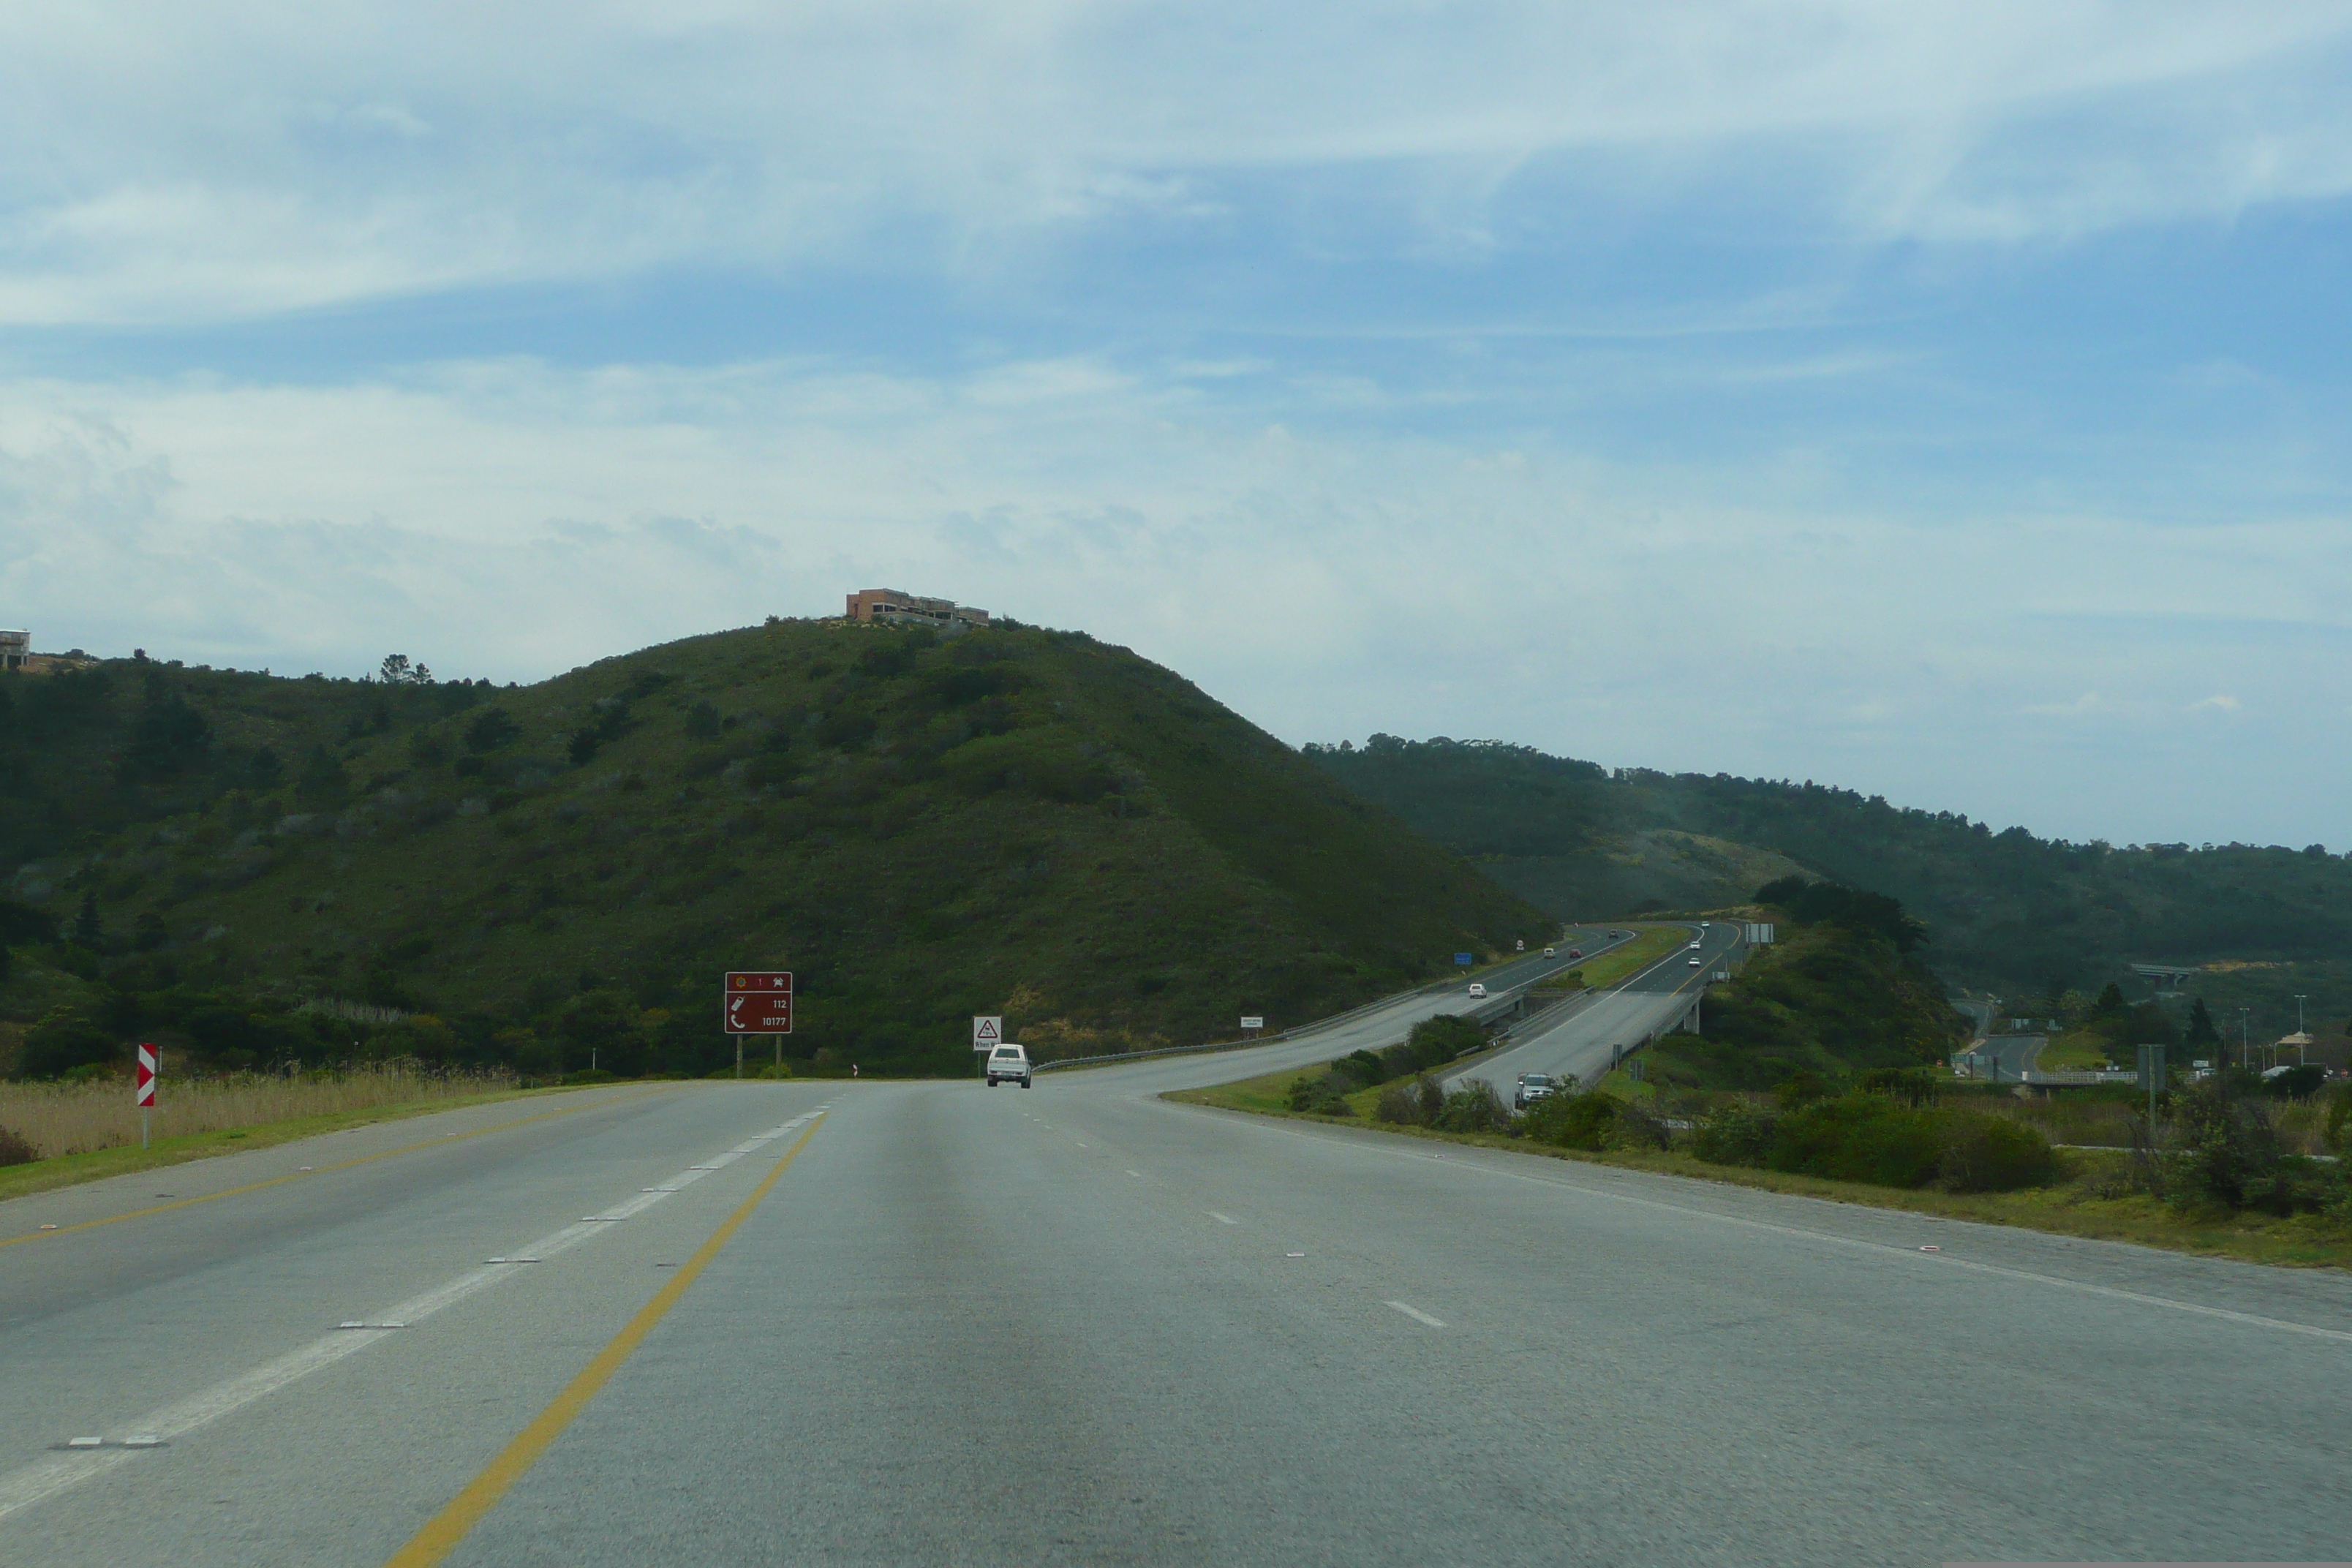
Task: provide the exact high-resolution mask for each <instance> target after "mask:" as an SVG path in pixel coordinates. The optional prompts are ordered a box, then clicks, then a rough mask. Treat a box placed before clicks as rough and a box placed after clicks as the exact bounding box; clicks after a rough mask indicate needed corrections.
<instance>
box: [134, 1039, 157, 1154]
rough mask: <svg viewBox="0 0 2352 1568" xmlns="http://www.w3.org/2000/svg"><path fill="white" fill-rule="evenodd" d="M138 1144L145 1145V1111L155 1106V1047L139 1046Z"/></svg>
mask: <svg viewBox="0 0 2352 1568" xmlns="http://www.w3.org/2000/svg"><path fill="white" fill-rule="evenodd" d="M138 1103H139V1146H140V1147H141V1148H142V1149H144V1148H145V1147H147V1113H148V1112H149V1111H150V1110H153V1109H154V1106H155V1047H152V1046H141V1047H139V1102H138Z"/></svg>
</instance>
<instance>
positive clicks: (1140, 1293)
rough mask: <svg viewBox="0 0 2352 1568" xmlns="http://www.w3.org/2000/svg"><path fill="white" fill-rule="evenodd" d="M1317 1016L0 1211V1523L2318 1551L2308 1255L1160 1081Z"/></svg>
mask: <svg viewBox="0 0 2352 1568" xmlns="http://www.w3.org/2000/svg"><path fill="white" fill-rule="evenodd" d="M1395 1005H1398V1006H1402V1005H1405V1004H1395ZM1358 1023H1359V1024H1360V1023H1361V1020H1359V1021H1358ZM1332 1033H1339V1034H1344V1026H1343V1029H1342V1030H1339V1031H1333V1032H1332ZM1329 1045H1330V1037H1329V1035H1327V1036H1326V1037H1324V1038H1323V1039H1321V1040H1320V1041H1319V1042H1318V1041H1316V1040H1307V1041H1286V1042H1282V1043H1280V1044H1276V1045H1273V1046H1268V1047H1259V1048H1257V1049H1254V1050H1251V1051H1247V1052H1238V1053H1229V1054H1223V1055H1218V1056H1213V1057H1181V1058H1161V1059H1159V1060H1154V1061H1148V1062H1142V1063H1137V1064H1133V1065H1129V1066H1123V1067H1118V1068H1103V1069H1097V1070H1091V1071H1076V1072H1067V1073H1058V1074H1047V1075H1045V1076H1043V1077H1041V1078H1040V1079H1038V1081H1037V1087H1036V1088H1035V1089H1031V1090H1025V1091H1024V1090H1022V1089H1013V1088H1011V1087H1005V1088H1001V1089H985V1088H983V1087H982V1086H981V1085H980V1084H978V1083H976V1082H970V1081H966V1082H957V1083H939V1082H929V1083H889V1082H879V1081H874V1080H870V1079H869V1080H866V1081H863V1082H858V1083H855V1084H849V1083H842V1082H809V1083H799V1082H793V1083H768V1082H751V1083H743V1084H734V1083H695V1084H682V1085H675V1086H659V1087H645V1088H639V1087H623V1088H614V1089H598V1090H593V1091H585V1092H583V1093H579V1094H574V1095H565V1096H559V1097H551V1098H545V1099H533V1100H522V1101H517V1102H511V1103H509V1104H505V1105H500V1106H493V1107H486V1108H478V1109H476V1110H468V1111H465V1112H458V1113H452V1114H449V1115H446V1116H436V1117H429V1118H420V1119H416V1120H412V1121H404V1122H399V1123H394V1124H388V1125H385V1126H380V1127H377V1128H373V1129H368V1130H365V1131H361V1132H355V1133H346V1134H339V1135H337V1136H336V1137H333V1138H329V1139H320V1140H315V1141H313V1142H310V1143H307V1144H298V1145H289V1146H284V1147H281V1148H278V1149H273V1150H265V1151H259V1152H255V1153H253V1154H249V1155H243V1156H237V1157H235V1158H231V1159H226V1160H221V1161H216V1162H211V1163H206V1164H204V1165H192V1166H184V1167H181V1168H178V1169H176V1170H173V1171H172V1172H170V1173H166V1174H164V1175H162V1176H158V1175H156V1174H152V1173H150V1174H146V1175H142V1176H139V1177H136V1178H125V1179H119V1180H116V1181H112V1182H109V1183H103V1184H93V1185H91V1186H87V1187H82V1188H77V1189H72V1190H69V1191H68V1192H65V1193H60V1194H50V1195H47V1196H42V1197H35V1198H28V1199H19V1200H16V1201H13V1202H11V1203H8V1204H6V1205H0V1563H8V1564H11V1565H15V1564H52V1563H54V1564H84V1563H89V1564H98V1563H109V1564H119V1563H150V1562H152V1563H174V1564H224V1565H225V1564H238V1565H249V1564H270V1563H287V1564H305V1565H312V1564H343V1563H353V1564H374V1563H392V1562H395V1561H396V1562H399V1563H408V1564H414V1563H427V1562H436V1561H446V1562H448V1563H464V1564H524V1563H533V1564H536V1563H550V1564H555V1563H561V1564H606V1563H611V1564H622V1563H627V1564H651V1563H660V1564H677V1563H697V1564H698V1563H893V1564H897V1563H1021V1564H1029V1563H1349V1564H1355V1563H1399V1564H1404V1563H1412V1564H1422V1563H1467V1562H1506V1563H1943V1562H1950V1561H1956V1560H1973V1561H2000V1560H2011V1561H2015V1560H2024V1561H2052V1560H2061V1561H2063V1560H2116V1559H2126V1560H2129V1559H2150V1558H2153V1559H2191V1560H2194V1559H2235V1560H2263V1559H2287V1560H2310V1559H2327V1558H2335V1557H2341V1556H2343V1555H2344V1551H2345V1544H2344V1543H2345V1541H2346V1538H2347V1531H2346V1528H2345V1525H2344V1521H2343V1513H2342V1508H2341V1486H2340V1479H2341V1477H2342V1475H2343V1473H2344V1468H2345V1465H2346V1461H2347V1457H2348V1456H2347V1447H2352V1437H2347V1434H2352V1377H2347V1370H2352V1283H2347V1280H2346V1279H2344V1278H2342V1277H2341V1276H2338V1275H2334V1274H2328V1273H2322V1272H2318V1271H2308V1272H2305V1271H2287V1270H2266V1269H2261V1268H2252V1267H2246V1266H2240V1265H2231V1264H2226V1263H2218V1262H2213V1261H2210V1260H2205V1259H2197V1258H2183V1257H2177V1256H2172V1255H2167V1254H2160V1253H2154V1252H2147V1251H2143V1250H2140V1249H2137V1248H2131V1247H2116V1246H2107V1245H2101V1244H2092V1243H2082V1242H2073V1241H2066V1240H2061V1239H2058V1238H2054V1237H2042V1236H2036V1235H2032V1234H2030V1233H2025V1232H2018V1231H2011V1230H2004V1229H2000V1228H1994V1227H1985V1226H1969V1225H1963V1224H1957V1223H1950V1222H1938V1221H1933V1220H1927V1219H1923V1218H1920V1217H1917V1216H1915V1215H1904V1214H1900V1213H1895V1212H1893V1211H1884V1210H1874V1209H1860V1208H1849V1207H1843V1206H1840V1205H1830V1204H1823V1203H1818V1202H1813V1201H1811V1200H1805V1199H1798V1198H1788V1197H1780V1196H1776V1195H1773V1194H1760V1193H1754V1192H1748V1191H1746V1190H1742V1189H1737V1188H1729V1187H1718V1186H1715V1185H1713V1184H1706V1183H1697V1182H1685V1181H1678V1180H1675V1179H1673V1178H1666V1177H1654V1176H1647V1175H1643V1174H1639V1173H1625V1172H1617V1171H1611V1170H1607V1169H1603V1168H1600V1167H1594V1166H1588V1165H1580V1164H1577V1163H1570V1162H1566V1161H1558V1160H1550V1159H1545V1158H1541V1157H1536V1156H1528V1155H1521V1154H1514V1153H1507V1152H1484V1151H1477V1150H1472V1149H1467V1148H1464V1147H1460V1146H1446V1145H1442V1144H1437V1143H1433V1142H1428V1141H1424V1140H1417V1139H1412V1138H1406V1137H1400V1136H1396V1135H1392V1134H1385V1133H1380V1132H1374V1131H1356V1130H1350V1129H1344V1128H1329V1127H1325V1126H1321V1125H1318V1124H1309V1123H1296V1122H1288V1121H1272V1120H1265V1119H1259V1118H1252V1117H1244V1116H1238V1115H1232V1114H1227V1113H1223V1112H1218V1111H1212V1110H1202V1109H1199V1108H1195V1107H1190V1106H1183V1105H1177V1104H1171V1103H1170V1102H1168V1101H1165V1100H1160V1099H1159V1098H1158V1096H1159V1095H1160V1092H1161V1091H1163V1090H1165V1089H1173V1088H1181V1087H1187V1086H1192V1085H1197V1084H1202V1083H1206V1082H1213V1081H1218V1080H1221V1079H1228V1078H1233V1077H1239V1076H1243V1075H1244V1074H1246V1073H1250V1072H1255V1071H1265V1070H1271V1069H1272V1068H1276V1067H1282V1066H1287V1065H1291V1064H1292V1063H1294V1062H1297V1061H1300V1060H1305V1059H1321V1058H1323V1057H1325V1056H1328V1054H1330V1053H1329ZM304 1165H308V1166H310V1167H311V1169H310V1171H307V1172H305V1171H302V1170H301V1169H300V1167H301V1166H304ZM265 1183H266V1184H265ZM647 1189H652V1190H650V1191H648V1190H647ZM163 1193H170V1194H173V1196H172V1197H170V1198H168V1199H165V1198H160V1197H158V1196H157V1194H163ZM48 1224H54V1225H58V1226H59V1227H60V1228H59V1229H58V1230H56V1231H53V1232H51V1231H42V1230H40V1229H39V1228H38V1227H39V1226H42V1225H48ZM1923 1247H1935V1248H1937V1250H1935V1251H1932V1252H1931V1251H1923V1250H1921V1248H1923ZM523 1258H538V1259H539V1261H536V1262H524V1261H520V1259H523ZM492 1259H504V1260H506V1261H491V1260H492ZM682 1271H683V1272H684V1273H685V1274H686V1275H687V1276H688V1277H687V1278H684V1279H681V1278H680V1276H681V1272H682ZM673 1282H675V1283H673ZM394 1322H397V1323H401V1324H403V1325H404V1326H402V1327H397V1328H394V1327H390V1326H388V1325H389V1324H392V1323H394ZM344 1323H352V1324H357V1325H359V1326H357V1327H353V1328H344V1327H341V1326H340V1325H342V1324H344ZM78 1437H79V1438H89V1437H95V1438H98V1439H100V1445H99V1446H98V1447H79V1448H77V1447H70V1446H68V1445H70V1444H71V1443H72V1441H73V1439H75V1438H78ZM146 1437H154V1438H157V1439H159V1442H158V1444H157V1446H154V1447H124V1446H122V1445H123V1444H124V1442H125V1440H127V1439H141V1438H146ZM436 1521H437V1522H436Z"/></svg>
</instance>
